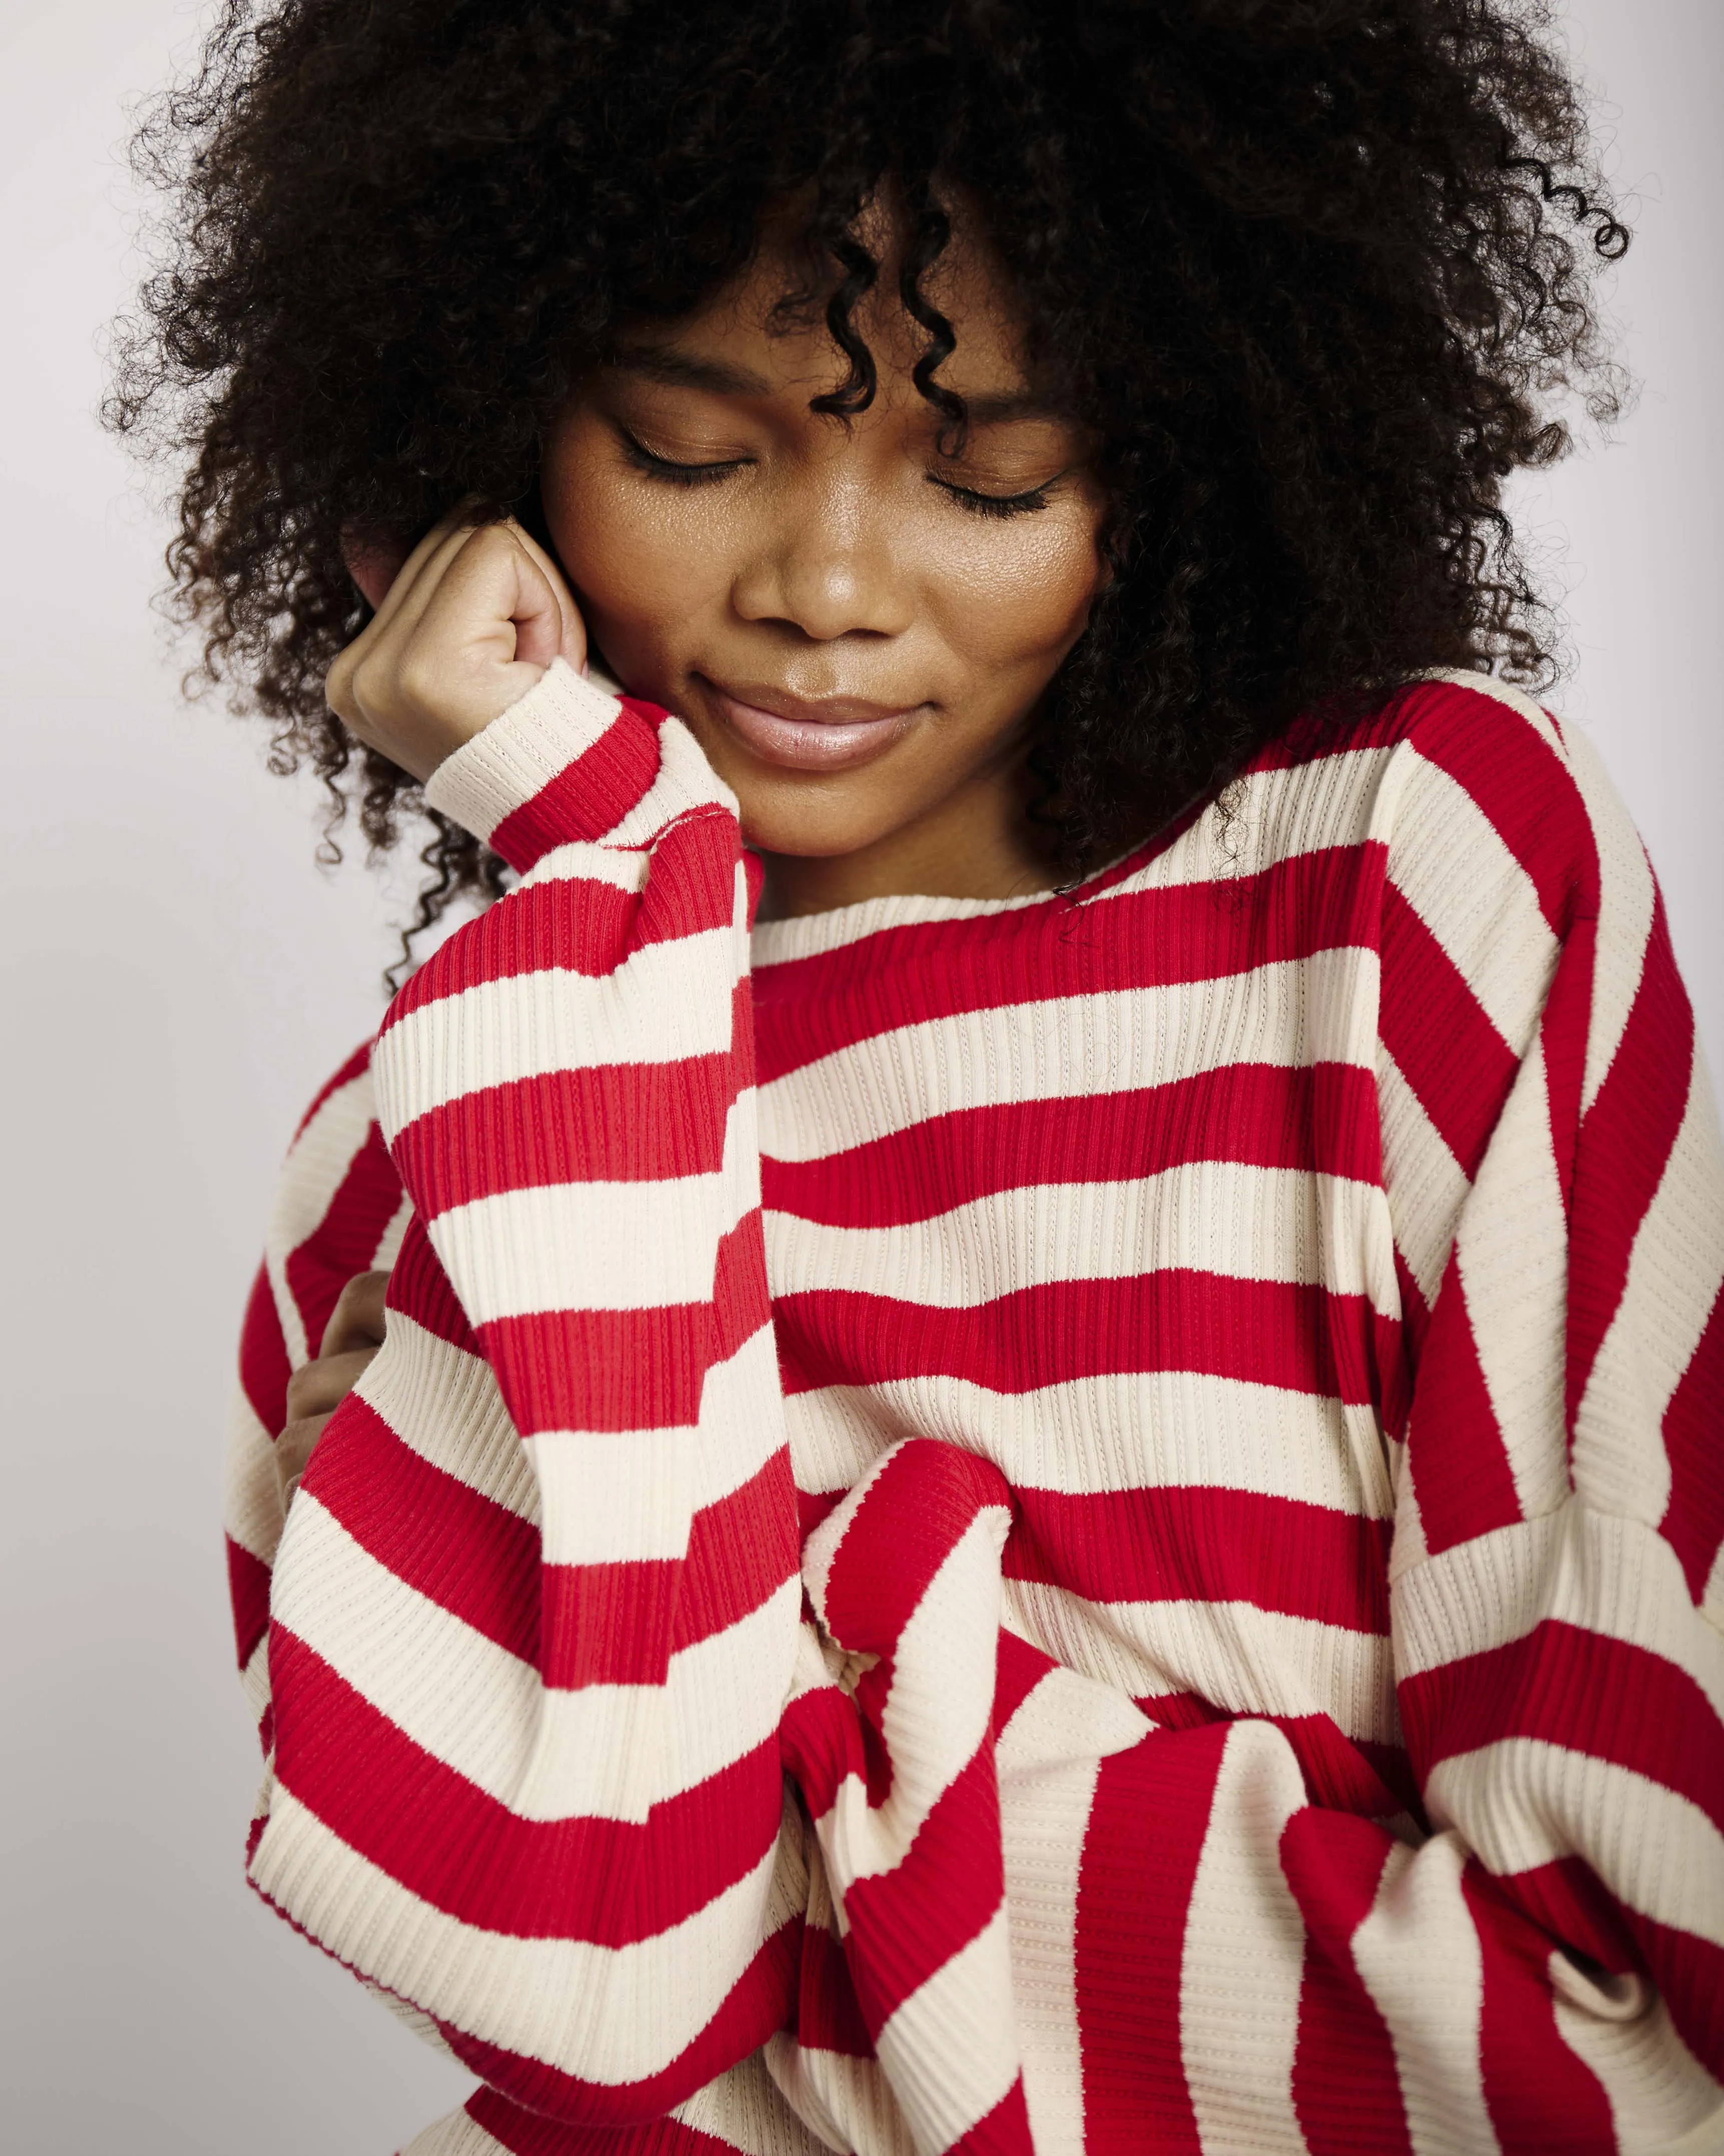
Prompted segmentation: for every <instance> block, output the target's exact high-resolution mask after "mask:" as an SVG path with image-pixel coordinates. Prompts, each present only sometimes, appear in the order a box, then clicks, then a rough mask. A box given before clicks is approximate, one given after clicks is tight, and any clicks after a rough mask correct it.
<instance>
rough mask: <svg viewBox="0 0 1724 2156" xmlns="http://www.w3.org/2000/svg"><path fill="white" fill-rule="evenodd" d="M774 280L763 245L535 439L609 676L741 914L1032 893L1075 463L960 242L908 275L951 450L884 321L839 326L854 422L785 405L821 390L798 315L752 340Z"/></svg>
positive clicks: (1084, 470) (827, 356)
mask: <svg viewBox="0 0 1724 2156" xmlns="http://www.w3.org/2000/svg"><path fill="white" fill-rule="evenodd" d="M873 236H874V235H871V234H870V238H872V237H873ZM885 238H886V239H887V240H888V241H889V240H890V234H889V233H888V234H886V235H885ZM877 251H880V252H881V253H883V254H885V260H884V261H883V264H882V269H881V275H880V287H881V288H884V290H887V291H895V284H896V270H895V264H894V263H893V261H892V259H891V258H890V246H889V245H888V246H886V247H885V248H879V249H877ZM796 274H797V272H796V265H795V264H793V262H792V261H791V259H789V257H788V254H787V253H786V252H785V249H783V248H782V246H779V245H776V244H772V245H768V246H767V247H766V248H764V249H762V254H761V257H760V259H759V260H758V262H757V266H756V267H755V269H753V271H752V273H751V275H749V276H748V278H747V280H746V281H744V282H743V283H741V285H738V286H736V287H735V288H733V289H732V290H729V291H727V292H726V293H724V294H722V295H721V296H720V297H719V298H718V299H717V300H715V301H714V302H713V303H712V304H711V305H710V306H708V307H706V309H705V310H703V311H701V312H700V313H698V314H696V315H695V316H690V317H689V318H687V319H685V320H684V321H680V322H677V323H675V324H674V325H672V326H668V327H666V326H656V325H655V326H652V327H650V328H646V329H643V330H641V331H639V334H638V335H636V336H634V337H632V338H630V339H629V340H627V341H625V342H624V344H623V347H622V349H621V351H620V352H619V354H618V361H617V363H616V364H614V365H613V366H610V367H605V368H603V369H602V370H600V371H598V372H597V373H595V374H594V375H593V376H592V377H589V378H588V379H587V381H585V382H583V383H582V386H581V388H580V389H579V391H578V393H577V396H576V397H575V398H573V399H572V402H571V403H570V405H569V406H568V408H567V410H566V411H565V412H564V413H562V416H561V418H560V419H559V422H558V423H557V426H556V427H555V428H554V429H553V430H552V435H551V439H550V440H549V442H548V444H547V449H546V460H545V465H544V469H543V474H542V491H543V501H544V507H545V514H546V521H547V524H548V526H549V528H550V532H551V536H552V541H553V542H554V544H555V546H556V548H557V553H558V555H559V557H561V560H562V564H563V567H564V568H565V569H566V570H567V573H568V575H569V577H570V580H571V582H572V584H573V586H574V588H575V590H576V592H577V596H578V598H579V599H580V601H581V603H582V608H583V611H584V613H585V615H586V618H587V626H588V629H589V631H590V633H591V634H592V636H593V641H594V643H595V644H597V646H598V649H599V651H600V652H601V653H602V654H603V657H604V659H605V660H606V661H607V662H608V665H609V666H610V667H611V669H612V670H613V672H614V673H616V674H617V675H618V676H619V677H620V678H621V679H622V680H623V682H625V683H626V684H627V685H628V686H629V689H630V690H632V691H634V693H636V694H637V695H640V696H646V697H649V698H651V699H652V700H653V701H654V702H657V703H660V704H663V705H664V706H667V707H668V708H669V709H670V710H671V711H675V712H676V713H677V714H678V715H679V716H680V717H682V718H683V719H684V720H685V721H686V722H687V723H688V725H689V726H690V727H691V728H692V730H693V731H694V732H695V735H696V737H698V738H699V740H700V744H701V747H703V748H704V749H705V750H706V753H707V755H708V757H710V758H711V762H712V763H713V765H714V766H715V767H716V770H717V771H718V772H719V773H720V775H721V777H722V778H724V779H725V780H726V782H727V783H728V784H729V785H730V786H731V788H732V789H733V790H734V791H735V793H736V796H737V798H738V800H739V801H740V803H741V812H742V824H743V830H744V834H745V836H746V837H747V839H748V841H749V843H750V844H752V845H754V846H756V847H757V848H758V849H760V850H761V851H762V853H763V854H764V855H766V856H767V869H768V885H767V896H768V902H769V906H771V905H772V902H773V901H774V897H775V893H776V899H777V910H780V911H803V910H808V908H810V907H812V906H818V905H822V904H833V903H843V902H844V901H845V900H846V899H847V898H850V897H855V896H870V895H873V894H874V893H875V892H877V891H884V890H904V891H911V890H914V891H960V892H963V891H968V892H972V893H973V894H974V895H990V894H991V893H992V892H993V891H994V890H995V889H996V888H998V887H999V886H1002V885H1004V886H1005V887H1007V888H1009V889H1017V888H1024V887H1026V886H1027V887H1034V886H1035V885H1037V884H1039V885H1043V886H1045V885H1046V884H1047V883H1049V882H1050V881H1051V880H1053V879H1052V876H1051V874H1050V873H1049V872H1048V871H1047V870H1046V868H1045V865H1044V864H1043V863H1041V862H1040V860H1039V858H1038V856H1037V855H1036V852H1035V849H1034V842H1033V837H1032V831H1031V827H1030V826H1029V825H1028V824H1026V823H1025V820H1024V814H1023V810H1024V801H1025V795H1026V787H1025V781H1024V774H1023V763H1024V753H1025V751H1026V748H1027V747H1028V743H1029V730H1030V726H1031V723H1032V721H1033V718H1034V712H1035V709H1036V706H1037V703H1038V701H1039V698H1040V697H1041V696H1042V695H1043V692H1044V690H1046V688H1047V686H1048V684H1049V680H1051V678H1052V676H1053V675H1054V671H1055V670H1056V669H1057V668H1058V666H1059V665H1060V661H1061V660H1062V659H1064V658H1065V654H1066V653H1067V652H1068V651H1069V650H1070V648H1071V646H1072V644H1074V643H1075V641H1076V639H1077V638H1078V637H1079V635H1080V634H1081V633H1082V630H1083V628H1084V625H1085V621H1086V619H1088V615H1089V611H1090V605H1091V603H1092V601H1093V599H1094V598H1095V593H1096V592H1097V590H1098V589H1099V588H1100V583H1101V567H1100V562H1099V557H1098V553H1097V534H1098V531H1099V527H1100V525H1101V517H1102V515H1103V511H1104V502H1103V499H1102V496H1101V491H1100V489H1099V488H1098V486H1097V485H1096V483H1095V480H1094V478H1093V477H1092V475H1091V474H1090V469H1089V465H1088V456H1089V453H1090V444H1089V443H1088V441H1087V439H1085V434H1084V432H1083V430H1082V429H1080V427H1078V426H1076V425H1075V424H1074V423H1072V422H1070V420H1069V419H1067V418H1063V417H1062V416H1060V414H1059V413H1056V412H1054V411H1052V410H1049V409H1048V408H1045V407H1044V406H1043V405H1042V404H1041V403H1039V401H1038V399H1037V398H1036V396H1035V394H1034V389H1033V386H1032V385H1031V383H1030V382H1029V381H1028V379H1027V378H1026V377H1025V374H1024V368H1023V366H1022V363H1021V360H1020V357H1019V352H1020V347H1021V333H1020V332H1021V326H1020V323H1019V321H1018V318H1017V316H1016V315H1015V313H1014V311H1013V306H1012V305H1011V303H1010V301H1009V300H1008V297H1007V294H1006V287H1005V285H1004V283H1003V279H1002V278H1001V277H1000V276H999V275H998V272H997V269H996V268H995V265H994V264H993V263H992V261H991V260H990V259H989V256H988V250H987V249H986V247H985V245H983V244H981V243H980V242H978V241H977V240H975V239H968V240H966V239H963V238H962V235H961V236H960V237H959V238H958V239H955V240H954V242H953V244H952V246H951V247H950V248H949V249H947V254H946V256H945V257H943V258H942V262H941V264H939V265H937V270H936V275H933V276H931V277H929V278H927V279H925V280H924V289H925V290H926V291H927V293H928V295H929V296H930V297H931V299H933V300H934V301H935V303H936V305H938V306H939V307H940V309H941V311H942V312H943V313H945V314H946V315H947V316H948V318H949V319H950V320H951V321H952V326H953V329H954V331H955V333H956V336H957V350H956V351H955V352H954V353H953V354H952V357H951V358H950V359H949V360H947V362H946V363H945V365H944V366H943V367H942V368H941V370H940V374H939V380H940V381H941V382H942V383H943V384H945V385H947V387H949V388H952V389H953V390H956V391H957V392H958V393H959V394H961V395H962V397H963V398H964V400H965V402H966V403H967V407H968V408H969V413H970V418H971V424H970V427H969V430H968V435H967V439H966V440H965V441H964V443H963V444H962V445H961V446H959V445H954V444H947V445H946V447H945V448H944V449H942V443H941V441H940V439H939V434H940V419H939V414H938V413H936V411H935V410H934V409H933V408H932V407H931V405H929V403H927V402H926V399H925V398H922V397H921V394H920V393H918V392H917V390H916V388H915V385H914V383H913V382H912V381H911V368H912V367H914V365H915V363H916V360H917V359H918V358H919V357H920V356H921V351H922V349H923V338H922V336H921V332H920V331H918V330H916V328H915V326H914V325H913V324H912V323H911V321H909V319H908V318H907V317H906V316H905V315H904V314H903V313H902V311H901V310H900V308H899V307H898V305H897V304H896V301H895V299H890V300H887V299H879V300H876V301H875V304H873V305H870V306H869V307H866V308H865V309H862V310H859V311H858V316H857V327H858V328H859V330H860V331H861V332H862V334H863V335H864V336H865V337H866V339H867V341H868V343H869V345H870V349H871V350H872V352H873V353H874V356H875V363H876V366H877V367H878V370H879V380H880V387H879V391H878V393H877V394H876V396H875V401H874V403H873V404H872V405H871V406H870V408H869V409H868V410H867V411H866V412H864V413H860V414H859V415H858V416H857V417H855V418H853V419H851V420H849V421H848V422H847V421H844V420H842V419H839V418H834V417H832V416H829V415H827V414H824V413H815V412H813V411H811V410H810V409H809V403H810V400H811V399H812V398H815V397H817V396H818V395H820V394H821V393H823V392H824V391H826V390H829V389H831V388H835V387H836V386H837V384H838V382H839V381H840V380H841V379H842V377H843V374H844V367H843V365H842V363H841V362H840V361H839V357H838V356H837V354H836V352H835V351H834V346H833V345H832V343H831V341H830V340H829V337H828V336H827V335H826V332H825V330H824V326H823V325H822V324H821V323H820V322H819V321H818V320H816V321H814V322H813V324H810V325H806V326H797V325H795V324H792V325H791V326H785V325H783V324H782V322H775V321H773V320H772V310H773V307H774V305H775V303H776V302H777V300H779V299H780V297H781V295H782V294H783V293H784V292H785V291H786V290H787V289H788V288H789V287H790V286H791V285H793V283H794V281H795V278H796ZM948 451H949V452H950V453H948Z"/></svg>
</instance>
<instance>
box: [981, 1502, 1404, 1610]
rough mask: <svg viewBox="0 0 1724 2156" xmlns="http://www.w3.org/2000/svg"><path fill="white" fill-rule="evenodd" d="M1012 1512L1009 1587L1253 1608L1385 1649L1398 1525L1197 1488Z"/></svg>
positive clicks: (1029, 1505)
mask: <svg viewBox="0 0 1724 2156" xmlns="http://www.w3.org/2000/svg"><path fill="white" fill-rule="evenodd" d="M1017 1500H1018V1518H1017V1522H1016V1524H1015V1525H1014V1526H1013V1530H1012V1533H1011V1536H1010V1537H1009V1539H1008V1542H1007V1543H1006V1550H1005V1560H1004V1571H1005V1575H1006V1577H1007V1578H1008V1579H1033V1580H1041V1581H1044V1582H1047V1583H1049V1584H1053V1585H1055V1586H1060V1587H1065V1588H1070V1589H1071V1590H1072V1591H1073V1592H1074V1593H1075V1594H1082V1595H1085V1596H1086V1597H1087V1598H1088V1599H1090V1601H1092V1602H1188V1601H1191V1600H1193V1599H1201V1600H1203V1601H1205V1602H1212V1603H1219V1602H1246V1603H1249V1604H1253V1605H1254V1606H1255V1608H1257V1609H1273V1610H1279V1611H1280V1612H1282V1613H1284V1614H1285V1615H1287V1616H1290V1617H1306V1618H1311V1619H1314V1620H1316V1622H1318V1623H1319V1624H1324V1625H1344V1626H1345V1627H1346V1628H1347V1630H1349V1631H1354V1632H1370V1633H1378V1634H1381V1635H1383V1637H1384V1638H1387V1637H1388V1551H1389V1543H1390V1540H1391V1538H1392V1536H1393V1522H1392V1521H1389V1520H1373V1519H1367V1518H1363V1517H1361V1516H1359V1515H1358V1514H1357V1513H1351V1512H1331V1510H1330V1509H1329V1508H1328V1507H1326V1506H1322V1505H1310V1504H1306V1503H1304V1502H1302V1501H1301V1500H1299V1499H1297V1498H1294V1497H1275V1496H1265V1495H1263V1494H1262V1493H1261V1492H1260V1491H1254V1490H1227V1489H1210V1488H1207V1487H1204V1486H1184V1487H1172V1486H1162V1487H1157V1488H1153V1489H1139V1490H1113V1491H1095V1492H1092V1493H1090V1494H1086V1495H1068V1494H1066V1493H1065V1492H1062V1491H1053V1490H1024V1489H1020V1490H1019V1491H1018V1492H1017Z"/></svg>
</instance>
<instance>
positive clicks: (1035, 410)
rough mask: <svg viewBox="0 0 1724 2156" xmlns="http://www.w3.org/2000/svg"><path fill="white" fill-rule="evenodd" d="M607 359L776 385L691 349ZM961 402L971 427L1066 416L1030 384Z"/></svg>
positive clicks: (724, 393)
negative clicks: (1025, 386)
mask: <svg viewBox="0 0 1724 2156" xmlns="http://www.w3.org/2000/svg"><path fill="white" fill-rule="evenodd" d="M610 364H611V366H612V367H613V369H614V370H615V371H616V372H618V373H619V374H638V375H639V376H641V377H643V378H644V379H645V380H646V381H648V382H663V383H664V385H665V386H666V387H667V388H671V389H705V390H707V391H710V392H711V393H712V394H713V395H715V396H718V397H770V396H771V395H772V393H773V390H774V386H775V385H774V384H773V383H772V382H768V381H767V378H766V377H765V376H764V375H761V374H757V373H755V372H754V371H753V369H752V367H738V366H736V365H735V364H734V363H733V362H731V361H729V360H722V359H703V358H701V357H700V355H699V354H698V353H696V352H680V351H678V349H677V348H676V347H675V346H674V345H664V344H639V345H625V346H623V347H622V349H621V350H620V351H618V352H617V353H616V354H615V356H614V357H613V358H612V360H611V362H610ZM959 394H962V392H959ZM963 404H964V416H965V418H966V419H967V422H968V423H969V424H970V425H971V426H972V427H999V426H1008V425H1009V424H1010V423H1012V422H1013V420H1015V419H1044V420H1047V419H1050V420H1055V421H1058V422H1060V423H1065V422H1067V421H1069V419H1070V416H1071V415H1070V413H1068V412H1066V411H1065V410H1063V409H1062V408H1060V406H1059V405H1058V404H1057V403H1054V402H1053V401H1052V400H1051V399H1050V398H1048V397H1046V396H1044V395H1042V394H1041V393H1039V392H1038V391H1036V390H1034V389H1030V388H1024V389H1000V390H993V391H989V392H987V393H982V394H978V395H976V396H973V397H965V398H964V399H963Z"/></svg>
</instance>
